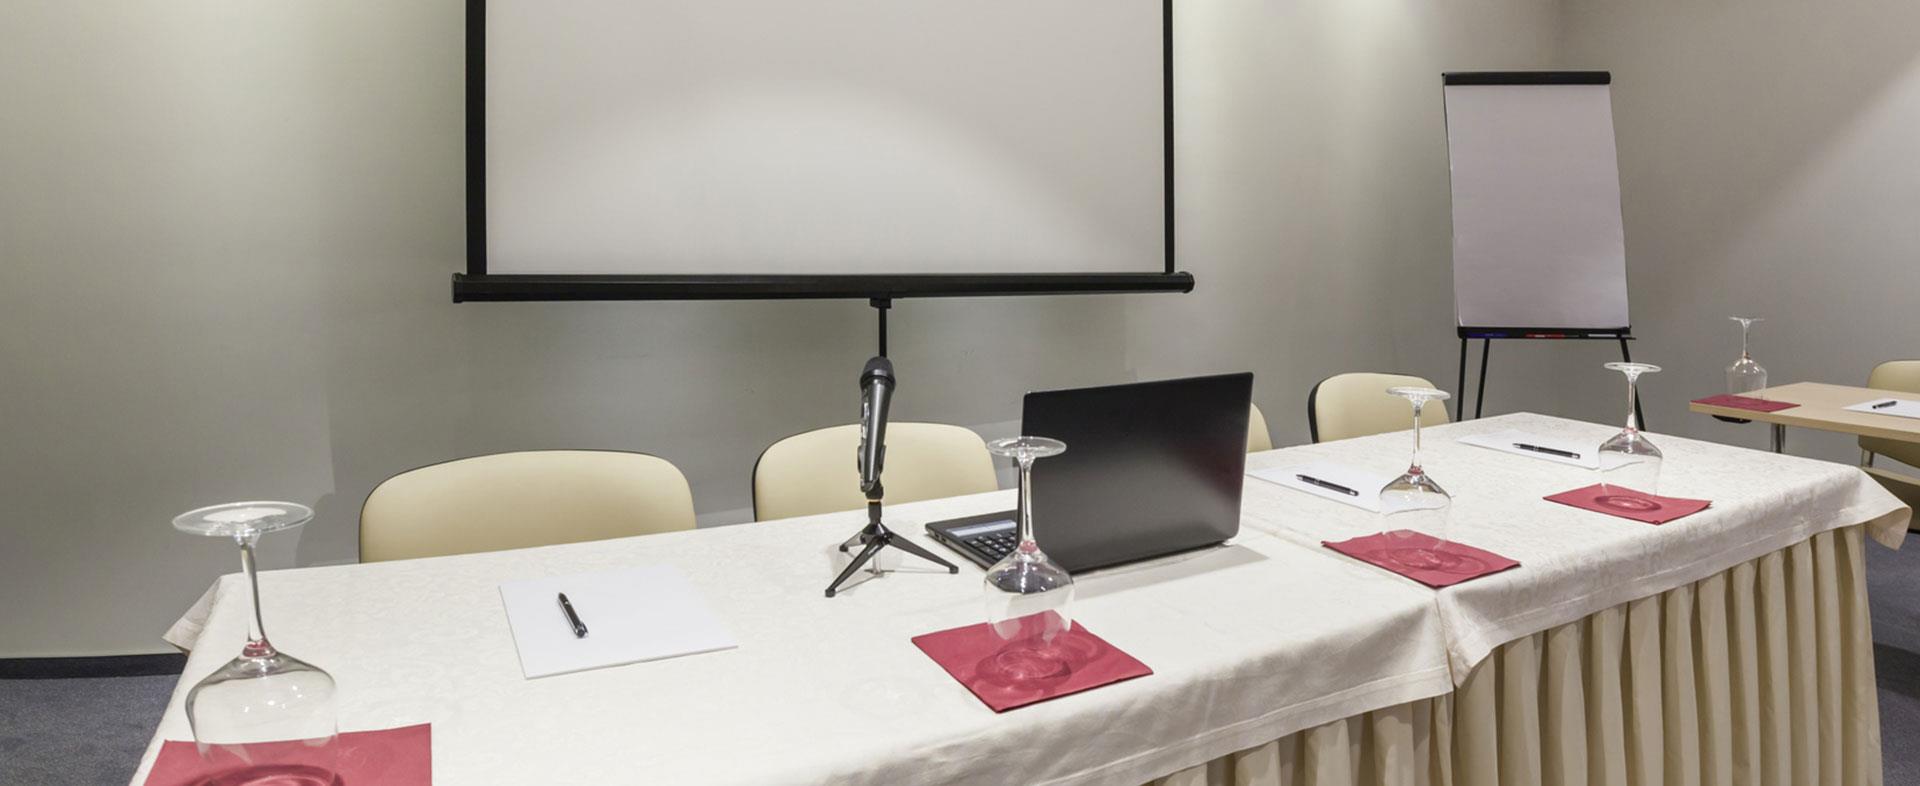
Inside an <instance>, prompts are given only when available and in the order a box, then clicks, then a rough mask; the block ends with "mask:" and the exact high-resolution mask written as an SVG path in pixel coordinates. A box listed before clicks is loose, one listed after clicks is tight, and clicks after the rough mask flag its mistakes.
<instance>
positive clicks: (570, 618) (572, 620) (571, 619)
mask: <svg viewBox="0 0 1920 786" xmlns="http://www.w3.org/2000/svg"><path fill="white" fill-rule="evenodd" d="M560 613H562V614H565V615H567V624H568V625H572V626H573V637H574V638H576V639H584V638H586V637H587V623H584V622H581V621H580V615H579V614H575V613H574V611H573V604H572V603H570V602H568V601H567V593H564V592H562V593H560Z"/></svg>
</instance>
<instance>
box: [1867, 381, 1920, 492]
mask: <svg viewBox="0 0 1920 786" xmlns="http://www.w3.org/2000/svg"><path fill="white" fill-rule="evenodd" d="M1867 387H1870V388H1878V389H1880V390H1892V391H1898V392H1901V393H1920V360H1889V361H1887V362H1885V363H1881V364H1880V365H1878V366H1874V367H1873V373H1872V374H1870V375H1868V376H1867ZM1860 449H1861V450H1864V451H1867V452H1868V453H1877V454H1879V455H1882V456H1886V457H1887V458H1890V459H1893V460H1894V461H1898V462H1900V463H1902V464H1907V465H1909V466H1915V467H1920V445H1916V444H1914V443H1912V442H1900V441H1898V440H1891V439H1882V438H1880V437H1861V438H1860Z"/></svg>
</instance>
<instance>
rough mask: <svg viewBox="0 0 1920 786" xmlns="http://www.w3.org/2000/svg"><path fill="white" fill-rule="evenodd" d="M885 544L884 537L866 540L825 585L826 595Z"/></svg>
mask: <svg viewBox="0 0 1920 786" xmlns="http://www.w3.org/2000/svg"><path fill="white" fill-rule="evenodd" d="M885 545H887V541H886V539H885V538H874V539H873V540H870V541H867V547H866V548H864V549H861V550H860V554H859V556H856V557H854V558H853V561H852V562H849V563H847V569H846V570H843V571H840V575H839V576H837V577H835V578H834V580H833V583H832V584H828V585H827V597H829V598H831V597H833V594H834V593H836V592H839V591H840V584H841V582H844V581H846V580H847V577H848V576H852V575H853V573H854V571H857V570H859V569H860V566H861V565H865V564H867V560H870V559H873V555H875V554H878V553H880V547H881V546H885ZM956 572H957V569H956Z"/></svg>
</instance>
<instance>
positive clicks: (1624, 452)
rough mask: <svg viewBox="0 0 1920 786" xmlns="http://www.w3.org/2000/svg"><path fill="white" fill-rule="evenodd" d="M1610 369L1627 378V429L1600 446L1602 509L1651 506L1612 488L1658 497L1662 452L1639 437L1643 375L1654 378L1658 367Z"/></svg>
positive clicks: (1619, 366) (1617, 365) (1639, 365)
mask: <svg viewBox="0 0 1920 786" xmlns="http://www.w3.org/2000/svg"><path fill="white" fill-rule="evenodd" d="M1607 368H1610V369H1613V370H1614V371H1618V372H1620V373H1622V374H1625V375H1626V376H1627V427H1626V428H1624V429H1621V430H1620V433H1618V434H1615V435H1613V437H1612V438H1610V439H1608V440H1607V441H1606V442H1603V443H1600V451H1599V452H1600V456H1599V459H1600V463H1599V470H1600V484H1601V487H1602V489H1601V491H1602V494H1603V496H1601V498H1600V500H1599V501H1600V503H1601V504H1603V505H1615V506H1622V505H1624V506H1628V507H1635V506H1639V507H1644V506H1645V505H1647V504H1651V503H1650V502H1649V501H1646V500H1641V499H1639V498H1638V497H1634V496H1631V495H1626V496H1619V495H1615V494H1614V493H1613V489H1612V487H1613V486H1622V487H1625V488H1627V489H1631V490H1634V491H1639V492H1642V493H1645V494H1657V493H1659V486H1660V462H1661V455H1660V449H1659V448H1657V447H1654V445H1653V443H1652V442H1650V441H1648V440H1647V435H1645V434H1642V433H1640V411H1639V408H1638V406H1637V402H1638V397H1637V393H1638V386H1639V383H1640V375H1641V374H1654V373H1658V372H1659V371H1660V367H1659V366H1654V365H1649V364H1646V363H1608V364H1607Z"/></svg>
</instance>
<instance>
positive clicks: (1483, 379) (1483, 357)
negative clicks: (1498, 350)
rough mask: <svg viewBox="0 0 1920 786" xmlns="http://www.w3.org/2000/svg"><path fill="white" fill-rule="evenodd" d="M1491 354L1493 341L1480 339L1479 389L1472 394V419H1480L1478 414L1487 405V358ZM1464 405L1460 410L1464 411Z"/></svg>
mask: <svg viewBox="0 0 1920 786" xmlns="http://www.w3.org/2000/svg"><path fill="white" fill-rule="evenodd" d="M1492 354H1493V339H1490V338H1483V339H1480V388H1479V390H1476V391H1474V394H1473V418H1474V419H1475V420H1479V419H1480V413H1481V412H1482V411H1484V410H1485V408H1486V405H1487V357H1488V356H1489V355H1492ZM1465 408H1466V407H1465V405H1462V406H1461V409H1465Z"/></svg>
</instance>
